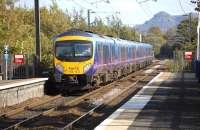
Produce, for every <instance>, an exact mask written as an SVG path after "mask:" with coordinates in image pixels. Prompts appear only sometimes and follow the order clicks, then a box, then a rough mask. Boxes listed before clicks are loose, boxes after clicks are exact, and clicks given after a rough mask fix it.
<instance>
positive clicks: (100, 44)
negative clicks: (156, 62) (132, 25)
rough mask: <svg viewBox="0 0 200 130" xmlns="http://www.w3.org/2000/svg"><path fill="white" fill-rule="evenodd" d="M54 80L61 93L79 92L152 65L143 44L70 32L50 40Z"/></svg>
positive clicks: (150, 51) (147, 46)
mask: <svg viewBox="0 0 200 130" xmlns="http://www.w3.org/2000/svg"><path fill="white" fill-rule="evenodd" d="M53 43H54V78H55V82H56V84H58V86H62V88H64V89H65V90H68V91H72V90H77V89H78V90H82V89H88V88H93V87H97V86H99V85H100V84H102V83H108V82H112V81H114V80H117V79H118V78H120V77H122V76H126V75H128V74H130V73H132V72H134V71H136V70H138V69H141V68H143V67H145V66H147V65H149V64H151V63H152V60H153V58H154V54H153V47H152V45H150V44H147V43H139V42H134V41H128V40H123V39H119V38H113V37H110V36H103V35H99V34H96V33H93V32H88V31H83V30H79V29H70V30H68V31H66V32H63V33H60V34H58V35H56V36H55V37H54V38H53Z"/></svg>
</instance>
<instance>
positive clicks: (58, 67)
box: [56, 65, 64, 73]
mask: <svg viewBox="0 0 200 130" xmlns="http://www.w3.org/2000/svg"><path fill="white" fill-rule="evenodd" d="M56 70H57V71H59V72H60V73H63V72H64V67H63V66H62V65H56Z"/></svg>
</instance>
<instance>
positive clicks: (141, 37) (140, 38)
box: [140, 33, 142, 42]
mask: <svg viewBox="0 0 200 130" xmlns="http://www.w3.org/2000/svg"><path fill="white" fill-rule="evenodd" d="M140 42H142V34H141V33H140Z"/></svg>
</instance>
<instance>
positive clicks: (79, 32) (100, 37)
mask: <svg viewBox="0 0 200 130" xmlns="http://www.w3.org/2000/svg"><path fill="white" fill-rule="evenodd" d="M72 35H77V36H85V37H91V38H95V39H96V40H99V41H102V40H108V41H113V40H114V41H115V42H116V43H122V42H123V43H129V44H130V45H131V44H135V45H136V46H145V47H152V45H150V44H148V43H140V42H136V41H128V40H124V39H120V38H113V37H109V36H103V35H98V34H95V33H93V32H89V31H83V30H80V29H70V30H68V31H66V32H63V33H60V34H58V35H56V36H54V37H53V39H54V40H55V39H57V38H58V37H63V36H72Z"/></svg>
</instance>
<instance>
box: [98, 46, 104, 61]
mask: <svg viewBox="0 0 200 130" xmlns="http://www.w3.org/2000/svg"><path fill="white" fill-rule="evenodd" d="M102 51H103V50H102V47H101V43H98V44H97V53H98V54H97V56H98V58H97V61H98V63H99V64H102V58H103V57H102Z"/></svg>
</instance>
